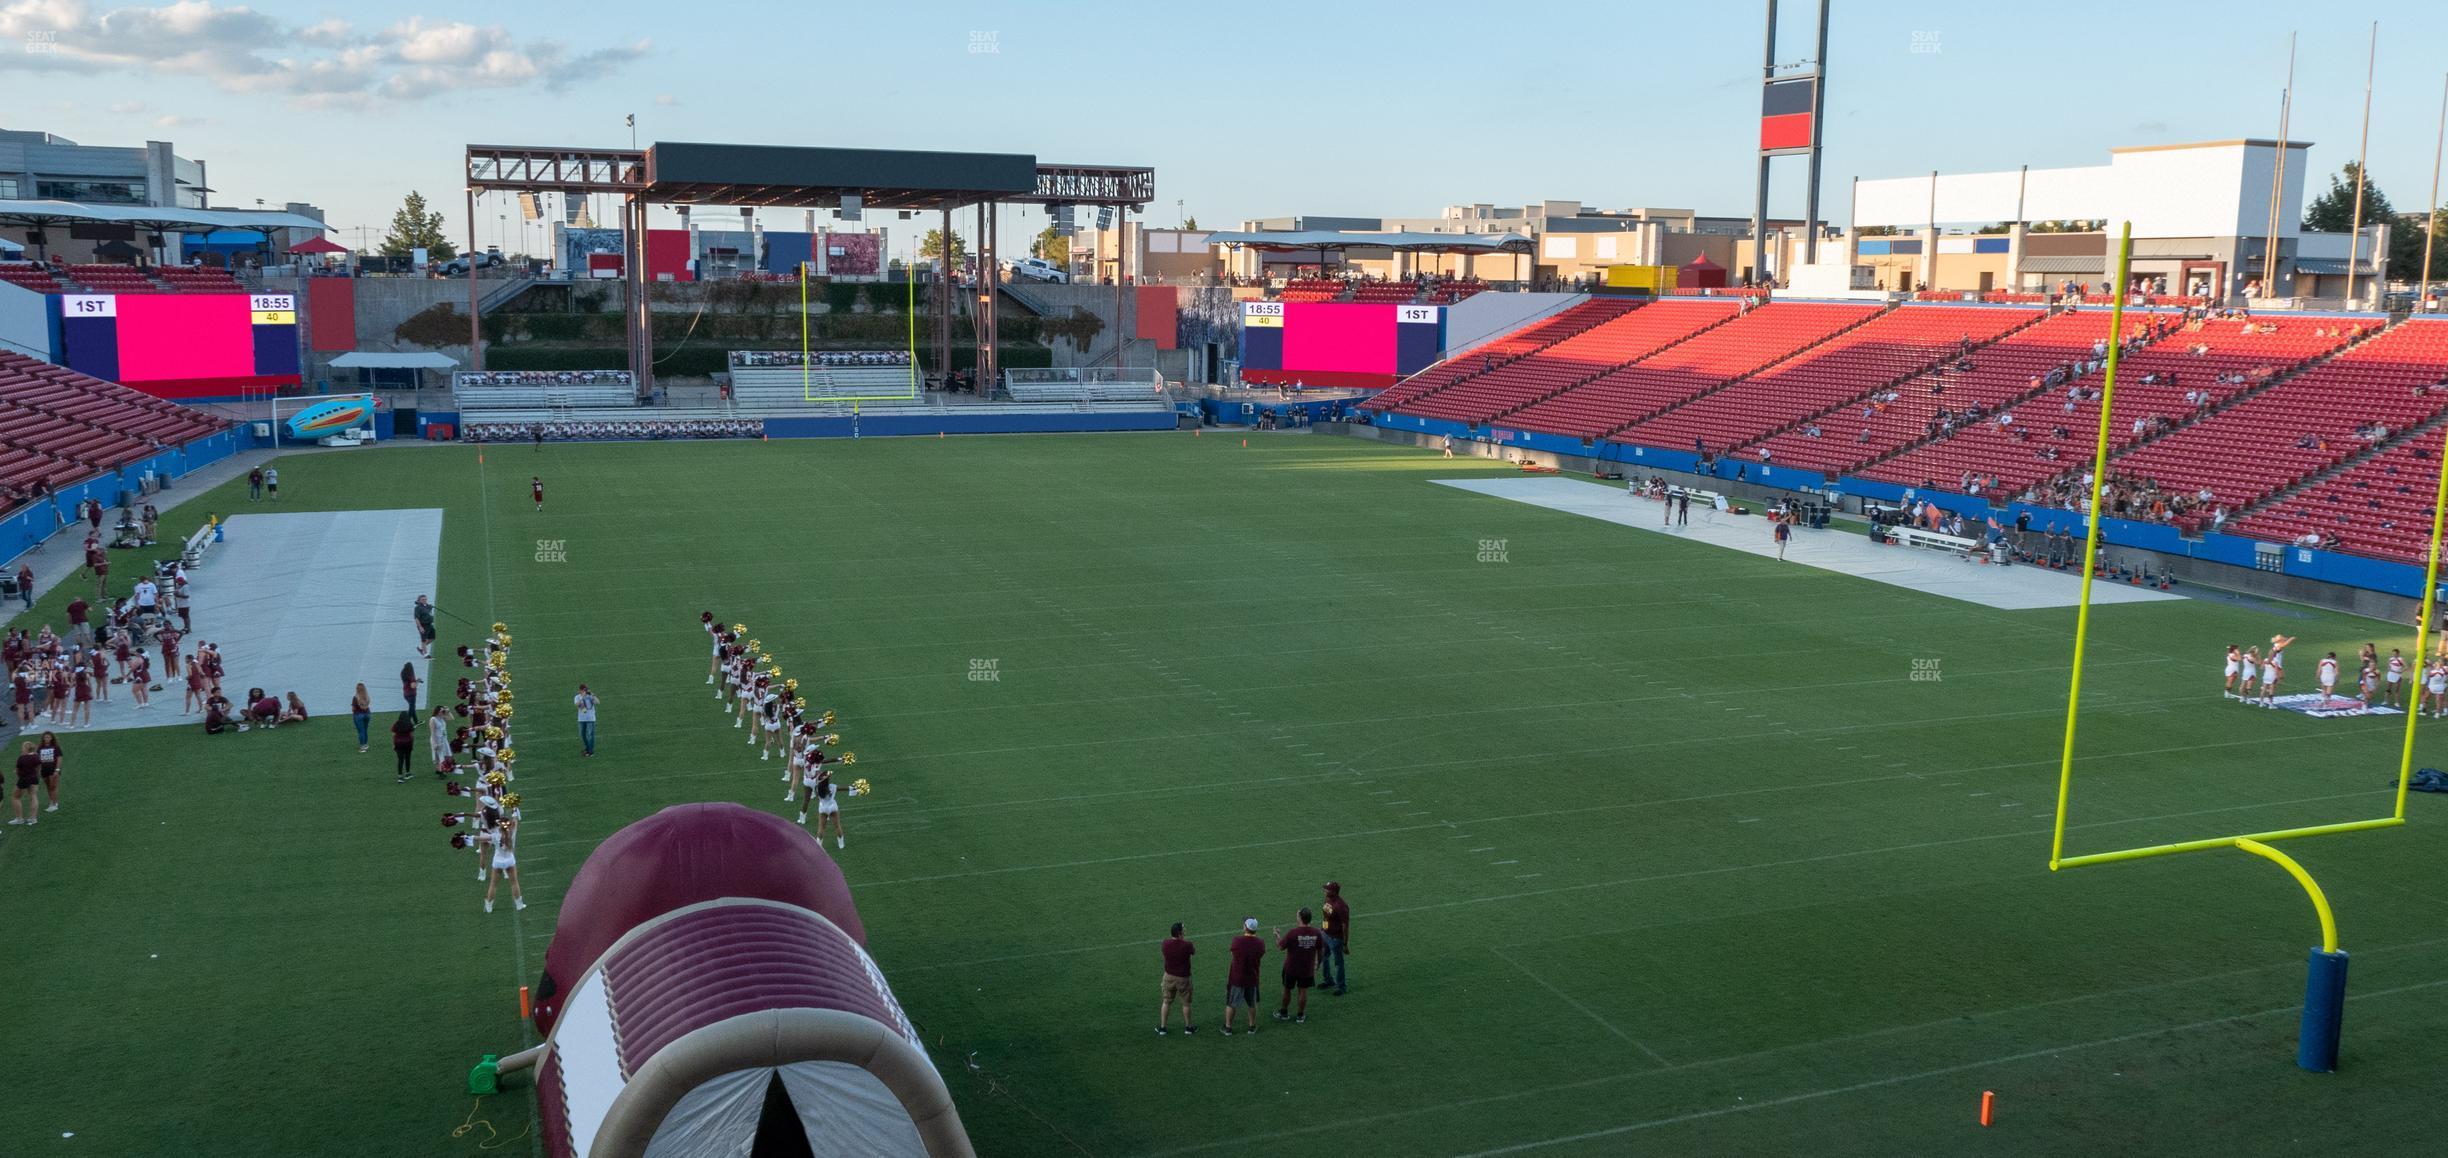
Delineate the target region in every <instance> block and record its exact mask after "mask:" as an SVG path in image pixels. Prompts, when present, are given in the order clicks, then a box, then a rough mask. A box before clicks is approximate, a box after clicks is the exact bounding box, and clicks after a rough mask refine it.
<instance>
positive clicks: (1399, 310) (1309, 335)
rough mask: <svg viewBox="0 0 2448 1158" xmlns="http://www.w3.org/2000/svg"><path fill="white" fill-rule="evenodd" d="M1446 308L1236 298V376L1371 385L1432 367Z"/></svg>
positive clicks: (1440, 349) (1269, 381)
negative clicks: (1238, 334) (1238, 325)
mask: <svg viewBox="0 0 2448 1158" xmlns="http://www.w3.org/2000/svg"><path fill="white" fill-rule="evenodd" d="M1444 352H1445V308H1444V307H1442V306H1412V305H1396V304H1391V303H1386V302H1268V301H1246V302H1243V303H1241V378H1242V380H1243V381H1245V382H1255V383H1260V384H1263V385H1278V384H1290V383H1293V382H1300V383H1303V384H1305V385H1309V386H1328V387H1360V388H1373V387H1382V386H1391V385H1393V384H1394V383H1395V382H1396V381H1397V380H1399V379H1401V378H1404V377H1407V376H1409V375H1412V374H1416V373H1418V372H1420V371H1421V370H1425V369H1427V368H1428V367H1429V366H1431V365H1434V364H1435V362H1436V360H1437V359H1438V358H1440V357H1442V356H1443V355H1444Z"/></svg>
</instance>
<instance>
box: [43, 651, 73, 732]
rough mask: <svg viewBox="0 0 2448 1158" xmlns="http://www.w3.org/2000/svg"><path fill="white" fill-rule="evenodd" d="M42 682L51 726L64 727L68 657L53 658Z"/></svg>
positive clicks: (66, 712) (66, 709) (66, 702)
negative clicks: (48, 706)
mask: <svg viewBox="0 0 2448 1158" xmlns="http://www.w3.org/2000/svg"><path fill="white" fill-rule="evenodd" d="M43 680H44V682H43V691H44V693H45V695H46V697H47V700H46V702H48V703H49V704H50V705H51V726H53V727H55V728H56V727H61V726H64V725H65V724H66V723H67V722H68V657H67V656H64V655H63V656H58V657H56V658H54V659H53V660H52V661H51V670H50V671H49V672H47V673H45V675H44V677H43Z"/></svg>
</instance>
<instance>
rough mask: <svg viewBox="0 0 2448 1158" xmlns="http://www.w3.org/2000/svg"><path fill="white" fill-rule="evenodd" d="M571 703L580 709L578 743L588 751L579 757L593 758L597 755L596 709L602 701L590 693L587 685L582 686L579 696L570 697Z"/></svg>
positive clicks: (579, 688) (579, 687) (579, 686)
mask: <svg viewBox="0 0 2448 1158" xmlns="http://www.w3.org/2000/svg"><path fill="white" fill-rule="evenodd" d="M570 702H571V703H572V704H574V705H576V706H577V708H578V742H579V743H581V744H583V745H585V746H586V750H585V751H583V752H580V753H579V755H581V756H592V755H594V754H595V709H596V707H597V705H599V704H600V703H601V702H602V701H600V700H597V699H596V698H595V693H594V692H591V691H588V690H587V686H586V685H585V684H580V685H578V694H577V695H575V696H572V697H570Z"/></svg>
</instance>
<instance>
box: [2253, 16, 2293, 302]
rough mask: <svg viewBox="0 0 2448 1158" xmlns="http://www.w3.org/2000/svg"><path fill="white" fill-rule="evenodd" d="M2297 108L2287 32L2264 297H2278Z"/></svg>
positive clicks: (2264, 262) (2290, 40)
mask: <svg viewBox="0 0 2448 1158" xmlns="http://www.w3.org/2000/svg"><path fill="white" fill-rule="evenodd" d="M2294 110H2295V34H2294V33H2292V32H2290V33H2287V79H2286V90H2285V92H2284V93H2283V94H2282V95H2281V96H2280V97H2279V98H2278V167H2277V168H2276V169H2275V170H2274V171H2273V176H2272V177H2271V180H2270V226H2269V238H2268V244H2267V245H2266V246H2265V247H2264V248H2263V249H2262V252H2261V300H2262V301H2264V302H2269V301H2273V300H2276V298H2277V297H2278V226H2279V218H2280V215H2281V214H2282V213H2283V212H2284V210H2285V209H2286V171H2287V124H2288V117H2289V116H2290V115H2291V114H2293V112H2294Z"/></svg>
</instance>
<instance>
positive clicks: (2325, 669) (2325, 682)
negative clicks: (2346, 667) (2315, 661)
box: [2320, 659, 2338, 692]
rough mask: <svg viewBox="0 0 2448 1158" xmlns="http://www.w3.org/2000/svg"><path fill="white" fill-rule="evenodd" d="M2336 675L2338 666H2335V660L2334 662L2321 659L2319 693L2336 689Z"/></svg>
mask: <svg viewBox="0 0 2448 1158" xmlns="http://www.w3.org/2000/svg"><path fill="white" fill-rule="evenodd" d="M2337 675H2338V665H2337V661H2336V660H2334V659H2323V660H2322V661H2320V685H2321V691H2323V692H2327V691H2328V690H2329V689H2331V688H2333V687H2336V686H2337Z"/></svg>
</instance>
